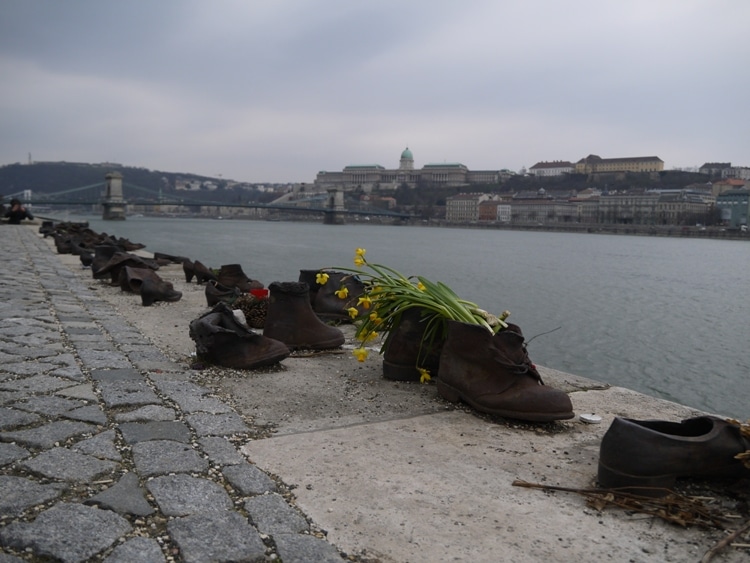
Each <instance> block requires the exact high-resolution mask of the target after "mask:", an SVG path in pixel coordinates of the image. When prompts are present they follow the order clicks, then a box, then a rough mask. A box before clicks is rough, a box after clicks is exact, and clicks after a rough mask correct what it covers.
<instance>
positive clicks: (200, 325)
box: [190, 303, 290, 369]
mask: <svg viewBox="0 0 750 563" xmlns="http://www.w3.org/2000/svg"><path fill="white" fill-rule="evenodd" d="M190 338H192V339H193V340H194V341H195V344H196V351H197V353H198V357H199V358H202V359H205V360H206V361H208V362H211V363H214V364H217V365H220V366H224V367H228V368H240V369H252V368H257V367H261V366H267V365H271V364H275V363H278V362H280V361H281V360H283V359H284V358H286V357H287V356H289V354H290V351H289V348H287V347H286V345H285V344H284V343H283V342H279V341H278V340H274V339H273V338H268V337H267V336H263V335H261V334H257V333H255V332H253V331H252V330H250V329H248V328H246V327H244V326H242V325H241V324H240V323H238V322H237V319H236V318H235V317H234V314H233V313H232V309H230V308H229V307H228V306H227V305H226V303H219V304H218V305H216V306H215V307H214V308H213V309H212V310H211V311H209V312H208V313H205V314H203V315H201V316H200V317H199V318H197V319H195V320H194V321H192V322H191V323H190Z"/></svg>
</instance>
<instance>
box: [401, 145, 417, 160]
mask: <svg viewBox="0 0 750 563" xmlns="http://www.w3.org/2000/svg"><path fill="white" fill-rule="evenodd" d="M401 160H414V156H413V155H412V154H411V151H410V150H409V147H406V148H405V149H404V152H402V153H401Z"/></svg>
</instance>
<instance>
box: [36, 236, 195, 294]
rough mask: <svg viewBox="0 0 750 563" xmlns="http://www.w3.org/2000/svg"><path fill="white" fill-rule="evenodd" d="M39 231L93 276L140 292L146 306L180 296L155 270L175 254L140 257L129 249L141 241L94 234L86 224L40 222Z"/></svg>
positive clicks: (137, 245)
mask: <svg viewBox="0 0 750 563" xmlns="http://www.w3.org/2000/svg"><path fill="white" fill-rule="evenodd" d="M39 232H40V233H41V234H42V235H43V236H44V237H45V238H46V237H50V236H51V237H53V238H54V241H55V248H56V249H57V252H58V253H59V254H73V255H77V256H78V257H79V259H80V261H81V266H82V267H84V268H90V269H91V272H92V275H93V277H94V279H102V280H106V279H109V283H110V285H112V286H119V287H120V288H121V289H122V290H123V291H127V292H131V293H135V294H137V295H139V296H140V297H141V303H142V304H143V306H145V307H148V306H151V305H153V304H154V303H156V302H157V301H165V302H175V301H179V300H180V299H181V298H182V293H181V292H179V291H177V290H175V289H174V285H173V284H172V283H171V282H168V281H166V280H164V279H162V278H161V276H159V275H158V274H157V273H156V270H158V269H159V267H160V266H163V265H166V264H168V263H171V262H174V261H175V258H174V257H170V256H168V255H166V254H161V255H160V254H159V253H156V254H154V258H153V259H150V258H143V257H141V256H138V255H137V254H134V253H133V252H132V251H134V250H140V249H142V248H145V245H144V244H140V243H134V242H131V241H130V240H128V239H123V238H115V237H113V236H110V235H107V234H106V233H97V232H95V231H93V230H92V229H90V228H89V227H88V225H87V224H86V223H70V222H62V223H54V222H52V221H43V222H42V225H41V226H40V227H39Z"/></svg>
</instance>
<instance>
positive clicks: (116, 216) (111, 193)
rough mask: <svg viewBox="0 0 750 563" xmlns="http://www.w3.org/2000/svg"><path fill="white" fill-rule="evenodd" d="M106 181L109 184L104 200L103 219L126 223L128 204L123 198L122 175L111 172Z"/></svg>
mask: <svg viewBox="0 0 750 563" xmlns="http://www.w3.org/2000/svg"><path fill="white" fill-rule="evenodd" d="M105 179H106V180H107V184H106V191H105V192H104V199H103V200H102V219H104V220H105V221H113V220H115V221H124V220H125V211H126V210H127V206H128V204H127V202H126V201H125V200H124V199H123V197H122V174H120V173H119V172H110V173H109V174H107V175H106V176H105Z"/></svg>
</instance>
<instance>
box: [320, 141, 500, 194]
mask: <svg viewBox="0 0 750 563" xmlns="http://www.w3.org/2000/svg"><path fill="white" fill-rule="evenodd" d="M500 174H501V171H500V170H477V171H472V170H469V169H468V168H467V167H466V166H464V165H463V164H461V163H458V162H444V163H440V164H425V165H424V166H423V167H422V168H421V169H419V170H415V169H414V155H413V154H412V152H411V150H409V147H406V148H405V149H404V150H403V152H402V153H401V158H400V159H399V164H398V168H390V169H389V168H385V167H384V166H381V165H380V164H351V165H349V166H346V167H345V168H344V169H343V170H342V171H341V172H327V171H325V170H324V171H321V172H318V175H317V176H316V177H315V187H316V188H319V189H321V190H323V189H331V188H338V189H347V188H349V189H351V188H357V187H361V188H362V189H363V190H365V191H370V190H372V188H374V187H379V188H382V189H395V188H397V187H398V186H400V185H402V184H406V185H407V186H409V187H411V188H413V187H415V186H416V185H417V184H418V183H420V182H423V183H426V184H428V185H442V186H457V187H458V186H467V185H469V184H497V183H499V182H500Z"/></svg>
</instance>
